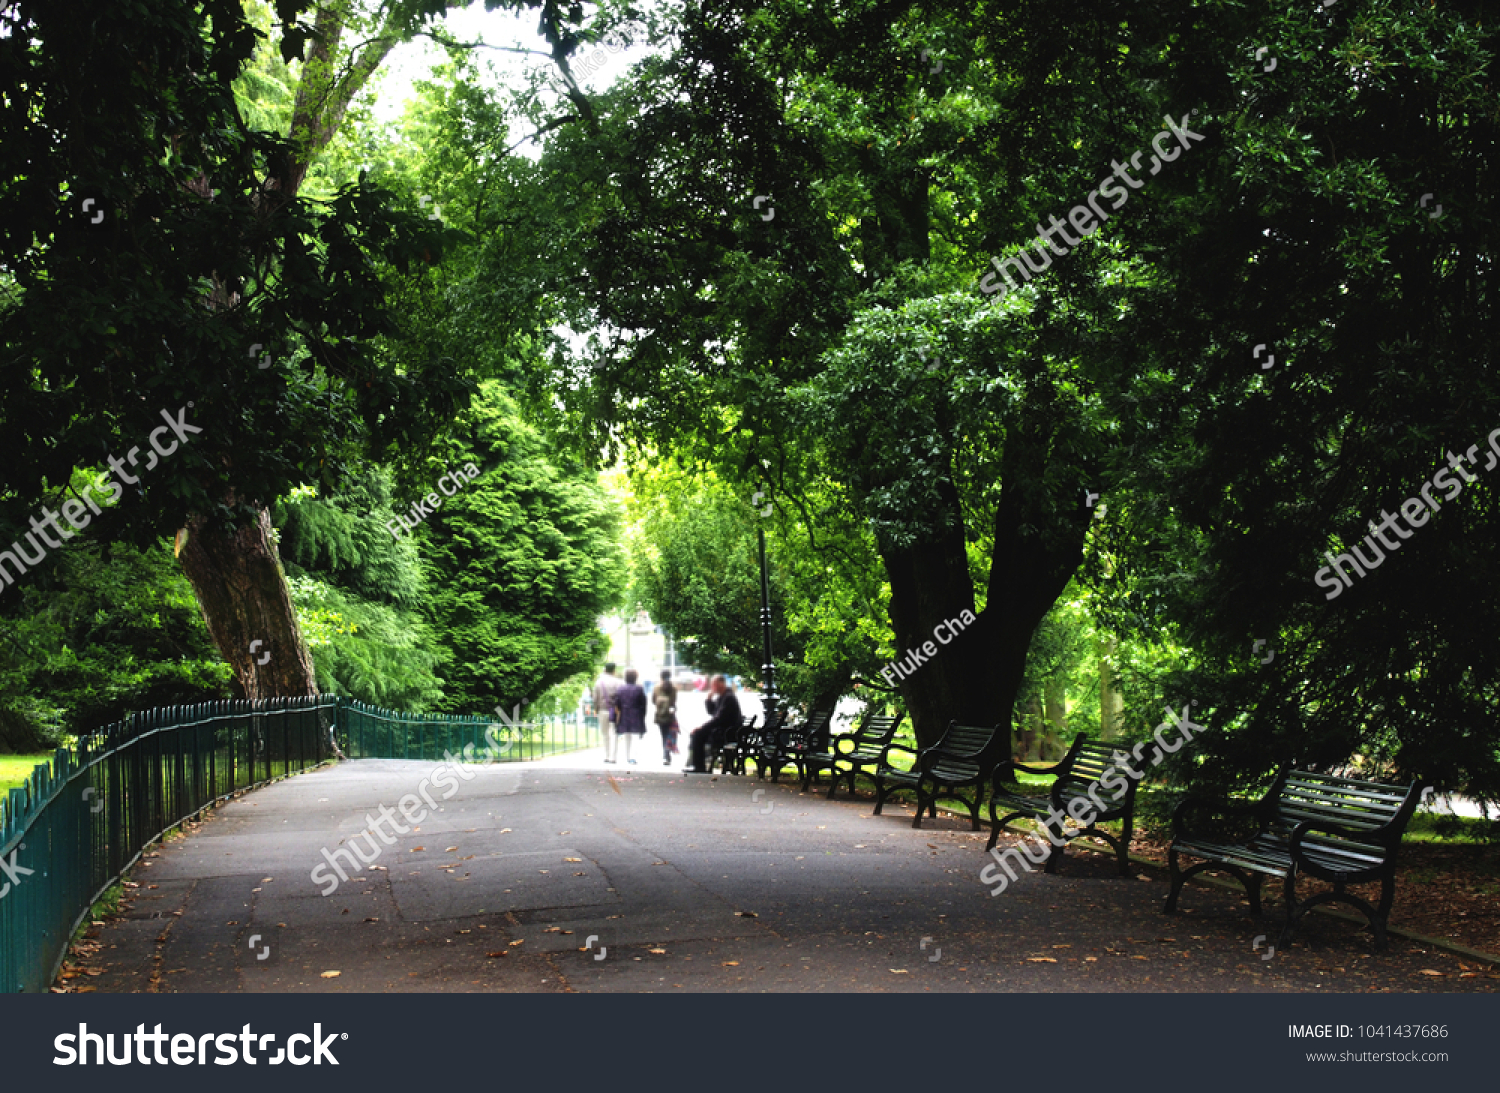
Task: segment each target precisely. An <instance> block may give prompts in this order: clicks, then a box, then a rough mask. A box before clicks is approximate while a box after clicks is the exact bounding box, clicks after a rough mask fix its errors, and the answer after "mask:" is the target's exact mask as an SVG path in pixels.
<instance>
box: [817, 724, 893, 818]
mask: <svg viewBox="0 0 1500 1093" xmlns="http://www.w3.org/2000/svg"><path fill="white" fill-rule="evenodd" d="M901 717H902V715H901V714H899V713H898V714H894V715H892V714H878V713H875V712H873V710H871V711H868V712H866V714H865V718H864V720H863V721H862V722H860V725H859V727H858V728H856V729H855V730H854V731H853V732H841V733H839V734H838V735H837V736H835V737H834V738H833V739H832V740H831V741H830V742H829V746H828V747H827V748H826V749H824V750H822V751H816V752H812V753H810V754H808V755H806V756H804V757H803V760H802V765H803V774H802V789H803V791H804V792H806V790H807V787H808V784H809V783H810V782H812V781H813V780H815V779H816V778H817V776H818V774H819V773H820V772H822V771H827V772H828V799H829V800H830V801H831V800H833V794H834V791H835V790H837V789H838V788H839V782H840V781H841V780H847V781H848V783H849V795H850V796H851V797H852V796H853V795H854V776H855V775H856V774H858V773H859V772H860V771H861V770H863V769H864V768H865V767H873V766H877V765H878V764H879V763H880V753H881V752H882V751H883V750H884V749H885V746H886V745H887V744H889V743H890V742H891V740H892V738H893V737H895V735H896V726H897V725H899V724H901Z"/></svg>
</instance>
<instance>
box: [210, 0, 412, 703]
mask: <svg viewBox="0 0 1500 1093" xmlns="http://www.w3.org/2000/svg"><path fill="white" fill-rule="evenodd" d="M317 12H318V14H317V17H316V24H315V25H316V29H317V34H316V36H315V37H314V39H313V44H312V49H311V50H310V52H309V55H308V58H307V60H306V62H305V63H304V65H303V70H302V76H301V79H300V80H299V82H298V86H297V96H296V101H295V103H294V106H293V111H292V120H291V125H290V129H289V132H288V136H289V137H291V138H292V139H294V140H296V141H297V142H298V145H299V148H298V154H297V155H295V156H293V157H291V158H290V159H289V160H288V161H286V162H283V163H282V164H280V166H279V169H278V171H277V172H276V176H275V177H273V178H270V179H268V180H267V182H266V189H265V192H264V194H263V196H262V200H264V201H266V202H268V203H272V204H274V203H280V202H286V201H290V200H291V199H292V198H293V197H294V196H295V195H296V193H297V191H298V190H299V189H301V187H302V183H303V181H304V179H305V178H306V177H307V171H308V168H309V167H310V166H311V164H312V161H313V159H314V158H315V157H316V156H317V154H318V153H319V152H320V151H322V149H323V148H325V147H326V146H327V145H328V143H329V142H330V141H331V140H332V139H333V138H334V136H335V134H337V132H338V129H339V125H340V124H341V123H342V122H343V119H344V115H345V113H346V111H347V110H348V107H349V103H350V102H351V101H352V100H353V98H354V96H355V94H357V93H358V92H359V90H360V89H361V88H363V87H364V85H365V84H366V83H367V82H368V81H369V79H370V77H371V76H372V75H373V74H374V72H375V70H376V69H377V68H379V66H380V63H381V61H382V60H384V58H385V56H386V54H387V53H388V52H390V50H391V48H392V47H393V46H394V45H396V43H397V42H398V41H399V40H400V36H399V35H398V34H397V33H395V29H394V28H395V27H396V26H397V20H398V13H396V12H392V13H390V14H389V15H388V19H387V23H386V24H385V26H384V27H383V28H382V31H381V33H380V34H378V35H376V36H375V37H374V38H372V39H370V40H368V41H366V42H363V43H361V45H359V46H357V47H355V50H354V51H352V52H351V53H350V54H349V56H347V57H345V58H344V62H343V63H340V58H341V57H343V54H341V52H340V49H339V45H340V39H341V37H342V35H343V32H344V29H345V21H346V18H347V11H346V10H345V9H344V8H343V7H341V6H340V5H332V4H325V5H321V6H319V7H318V9H317ZM199 185H200V186H201V188H202V189H203V190H204V191H205V192H206V191H207V190H208V180H207V179H202V180H200V182H199ZM233 302H234V301H232V300H223V299H218V298H215V299H214V300H213V301H211V306H213V307H215V308H216V309H218V310H222V309H223V308H224V307H225V306H226V305H229V304H232V303H233ZM270 535H271V518H270V514H269V513H268V512H266V511H265V510H262V511H261V513H260V515H259V517H258V519H257V520H256V522H255V523H254V524H252V525H249V526H247V527H242V528H238V529H233V530H224V529H218V528H216V527H215V526H213V525H210V524H209V523H208V522H207V518H206V517H203V516H193V517H190V518H189V521H188V543H187V546H186V548H185V549H184V550H183V552H182V556H181V561H182V568H183V570H184V572H186V574H187V577H188V580H189V581H190V582H191V583H192V586H193V591H194V593H196V595H197V598H198V606H199V609H200V610H201V611H202V612H203V618H204V621H205V622H207V624H208V632H209V635H210V636H211V637H212V638H213V640H214V644H215V645H217V646H218V647H219V651H220V652H221V653H222V654H223V655H224V659H225V660H227V661H228V662H229V664H230V667H232V668H233V669H234V674H235V679H236V681H237V682H238V683H239V685H240V687H241V689H242V690H243V691H244V694H245V697H246V698H291V697H296V696H299V695H311V694H317V693H318V685H317V679H316V676H315V675H314V673H313V665H312V657H311V656H310V655H309V653H308V650H307V644H306V643H305V642H304V641H303V639H302V632H301V630H300V628H299V627H298V626H297V615H296V612H295V611H294V610H293V608H292V598H291V590H290V589H289V588H288V587H287V583H286V575H285V574H284V573H283V572H282V569H281V562H280V560H279V558H278V557H277V554H276V548H275V545H274V544H273V543H272V541H271V537H270ZM252 645H254V646H255V648H254V651H253V652H252V650H251V646H252ZM267 656H269V660H266V658H267ZM262 660H266V663H265V664H262V663H260V662H261V661H262Z"/></svg>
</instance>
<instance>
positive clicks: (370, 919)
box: [365, 918, 380, 922]
mask: <svg viewBox="0 0 1500 1093" xmlns="http://www.w3.org/2000/svg"><path fill="white" fill-rule="evenodd" d="M365 921H366V922H379V921H380V919H379V918H367V919H365Z"/></svg>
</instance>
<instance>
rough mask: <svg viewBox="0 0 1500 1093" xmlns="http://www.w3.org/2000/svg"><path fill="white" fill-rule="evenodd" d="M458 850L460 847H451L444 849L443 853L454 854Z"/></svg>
mask: <svg viewBox="0 0 1500 1093" xmlns="http://www.w3.org/2000/svg"><path fill="white" fill-rule="evenodd" d="M457 849H458V847H456V846H449V847H445V848H444V849H443V853H444V854H452V853H453V852H454V851H455V850H457Z"/></svg>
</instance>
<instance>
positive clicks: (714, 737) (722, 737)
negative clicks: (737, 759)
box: [682, 675, 743, 774]
mask: <svg viewBox="0 0 1500 1093" xmlns="http://www.w3.org/2000/svg"><path fill="white" fill-rule="evenodd" d="M708 689H709V691H710V692H711V696H710V698H709V700H708V712H709V713H710V714H711V715H712V716H711V717H710V718H709V719H708V720H707V721H705V722H704V723H703V724H701V725H699V726H698V727H697V728H696V729H694V730H693V733H692V735H691V736H690V737H688V741H689V744H690V749H689V750H690V751H691V761H692V766H690V767H683V768H682V771H683V773H684V774H707V773H708V761H707V757H706V755H705V753H706V752H707V751H708V745H709V744H710V743H713V744H716V745H718V746H720V747H722V746H723V745H724V741H726V740H728V739H729V736H730V734H731V733H738V732H739V731H740V726H741V724H742V723H743V719H742V718H741V717H740V700H739V699H738V698H736V697H735V694H734V692H733V691H732V690H730V689H729V681H728V680H726V679H725V678H724V677H723V676H722V675H716V676H714V678H713V679H712V680H711V681H710V682H709V685H708Z"/></svg>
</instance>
